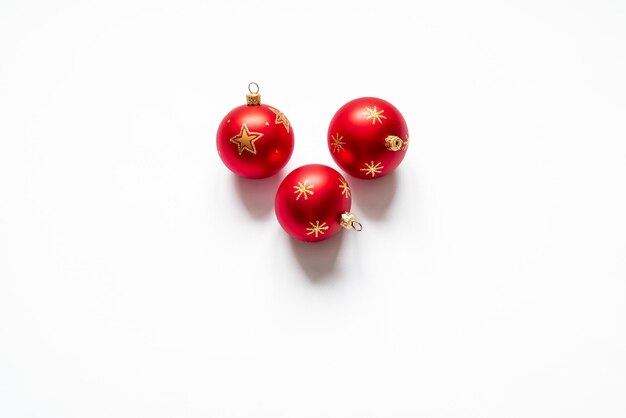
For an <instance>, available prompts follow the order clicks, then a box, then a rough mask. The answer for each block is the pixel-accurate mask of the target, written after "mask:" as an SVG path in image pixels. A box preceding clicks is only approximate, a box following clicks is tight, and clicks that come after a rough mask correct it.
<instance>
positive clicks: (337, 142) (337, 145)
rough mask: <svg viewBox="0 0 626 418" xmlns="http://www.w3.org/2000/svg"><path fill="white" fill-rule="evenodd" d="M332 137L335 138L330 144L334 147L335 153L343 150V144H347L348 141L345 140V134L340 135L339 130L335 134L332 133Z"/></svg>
mask: <svg viewBox="0 0 626 418" xmlns="http://www.w3.org/2000/svg"><path fill="white" fill-rule="evenodd" d="M330 138H331V139H332V140H333V143H332V144H330V145H331V146H332V147H333V154H334V153H335V152H337V151H342V150H343V146H344V145H346V143H345V142H343V136H341V135H339V132H337V133H336V134H335V135H334V136H333V135H331V136H330Z"/></svg>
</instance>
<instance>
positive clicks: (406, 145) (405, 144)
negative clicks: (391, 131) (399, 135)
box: [402, 134, 409, 151]
mask: <svg viewBox="0 0 626 418" xmlns="http://www.w3.org/2000/svg"><path fill="white" fill-rule="evenodd" d="M407 149H409V134H406V141H404V146H403V147H402V151H406V150H407Z"/></svg>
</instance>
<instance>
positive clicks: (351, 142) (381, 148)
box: [328, 97, 409, 179]
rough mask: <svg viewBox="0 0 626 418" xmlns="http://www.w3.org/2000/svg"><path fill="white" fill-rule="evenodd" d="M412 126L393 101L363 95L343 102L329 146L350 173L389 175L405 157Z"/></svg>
mask: <svg viewBox="0 0 626 418" xmlns="http://www.w3.org/2000/svg"><path fill="white" fill-rule="evenodd" d="M408 146H409V130H408V128H407V126H406V122H405V121H404V117H402V114H401V113H400V112H399V111H398V109H396V108H395V106H393V105H392V104H391V103H389V102H387V101H385V100H382V99H377V98H376V97H362V98H360V99H355V100H352V101H350V102H348V103H346V104H345V105H343V106H342V107H341V108H340V109H339V110H338V111H337V113H335V116H334V117H333V119H332V120H331V122H330V126H329V127H328V148H329V150H330V153H331V155H332V156H333V159H334V160H335V162H336V163H337V164H338V165H339V166H340V167H341V168H342V169H344V170H345V171H346V172H347V173H348V174H350V175H351V176H354V177H358V178H362V179H373V178H378V177H382V176H385V175H387V174H389V173H391V172H392V171H393V170H395V168H396V167H398V165H400V163H401V162H402V160H403V159H404V156H405V154H406V150H407V148H408Z"/></svg>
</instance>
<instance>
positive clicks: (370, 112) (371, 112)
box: [363, 106, 387, 125]
mask: <svg viewBox="0 0 626 418" xmlns="http://www.w3.org/2000/svg"><path fill="white" fill-rule="evenodd" d="M365 109H367V110H365V111H364V112H363V114H364V115H365V116H366V117H365V119H367V120H369V119H371V120H372V125H376V121H378V122H379V123H380V124H381V125H382V124H383V121H382V119H387V117H386V116H384V115H383V113H385V111H384V110H383V109H380V110H376V106H374V109H370V108H369V107H366V108H365Z"/></svg>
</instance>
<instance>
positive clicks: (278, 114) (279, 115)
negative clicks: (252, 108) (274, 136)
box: [270, 107, 291, 133]
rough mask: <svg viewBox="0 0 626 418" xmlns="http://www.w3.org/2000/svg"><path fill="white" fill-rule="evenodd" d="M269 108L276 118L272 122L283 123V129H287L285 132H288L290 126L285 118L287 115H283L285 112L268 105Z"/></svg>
mask: <svg viewBox="0 0 626 418" xmlns="http://www.w3.org/2000/svg"><path fill="white" fill-rule="evenodd" d="M270 110H271V111H272V112H274V113H275V114H276V120H275V121H274V123H275V124H276V125H281V124H282V125H283V126H284V127H285V129H286V130H287V133H289V127H290V126H291V125H290V123H289V119H287V116H285V114H284V113H283V112H281V111H279V110H276V109H274V108H273V107H270Z"/></svg>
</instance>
